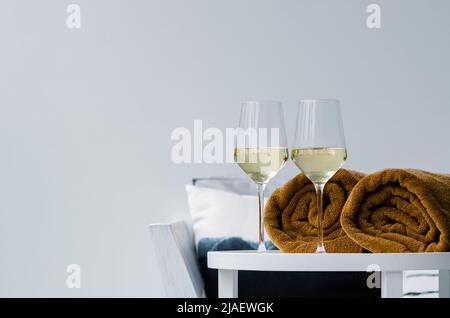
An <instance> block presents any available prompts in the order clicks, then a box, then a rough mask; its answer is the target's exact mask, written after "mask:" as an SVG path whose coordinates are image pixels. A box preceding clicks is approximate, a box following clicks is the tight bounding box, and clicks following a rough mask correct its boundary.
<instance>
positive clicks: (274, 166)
mask: <svg viewBox="0 0 450 318" xmlns="http://www.w3.org/2000/svg"><path fill="white" fill-rule="evenodd" d="M288 157H289V152H288V149H287V148H285V147H264V148H235V149H234V161H236V163H237V164H238V165H239V167H241V169H242V170H244V172H245V173H246V174H247V175H248V176H249V177H250V178H251V179H252V180H253V181H254V182H256V183H267V182H269V180H270V179H271V178H273V177H274V176H275V175H276V174H277V173H278V171H280V169H281V168H283V166H284V165H285V163H286V161H287V160H288Z"/></svg>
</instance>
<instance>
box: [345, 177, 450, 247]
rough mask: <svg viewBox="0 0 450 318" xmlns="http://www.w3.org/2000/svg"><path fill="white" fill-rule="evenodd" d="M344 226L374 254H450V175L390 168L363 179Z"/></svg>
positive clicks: (347, 207)
mask: <svg viewBox="0 0 450 318" xmlns="http://www.w3.org/2000/svg"><path fill="white" fill-rule="evenodd" d="M341 224H342V227H343V229H344V230H345V232H346V233H347V235H348V236H349V237H351V238H352V239H353V240H354V241H355V242H356V243H358V244H359V245H361V246H362V247H364V248H365V249H367V250H369V251H371V252H377V253H383V252H385V253H396V252H442V251H449V250H450V236H449V235H450V175H449V174H436V173H431V172H426V171H421V170H413V169H386V170H382V171H379V172H376V173H373V174H370V175H368V176H366V177H364V178H363V179H362V180H360V181H359V183H358V184H357V185H356V186H355V187H354V188H353V191H352V193H351V194H350V197H349V198H348V199H347V203H346V204H345V206H344V209H343V212H342V216H341Z"/></svg>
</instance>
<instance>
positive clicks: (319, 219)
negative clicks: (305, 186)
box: [314, 183, 325, 253]
mask: <svg viewBox="0 0 450 318" xmlns="http://www.w3.org/2000/svg"><path fill="white" fill-rule="evenodd" d="M314 187H315V188H316V196H317V227H318V233H319V237H318V239H319V240H318V243H317V249H316V253H325V246H324V244H323V188H324V187H325V185H324V184H322V183H319V184H315V185H314Z"/></svg>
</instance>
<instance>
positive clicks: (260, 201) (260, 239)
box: [256, 183, 266, 253]
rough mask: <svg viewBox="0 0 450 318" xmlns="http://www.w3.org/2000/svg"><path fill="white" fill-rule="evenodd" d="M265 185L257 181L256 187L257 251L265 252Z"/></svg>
mask: <svg viewBox="0 0 450 318" xmlns="http://www.w3.org/2000/svg"><path fill="white" fill-rule="evenodd" d="M265 188H266V185H265V184H263V183H257V184H256V189H257V190H258V212H259V228H258V232H259V233H258V235H259V236H258V252H260V253H261V252H265V251H266V245H265V244H264V189H265Z"/></svg>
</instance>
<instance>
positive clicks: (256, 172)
mask: <svg viewBox="0 0 450 318" xmlns="http://www.w3.org/2000/svg"><path fill="white" fill-rule="evenodd" d="M288 158H289V152H288V147H287V140H286V132H285V128H284V115H283V106H282V104H281V103H280V102H271V101H270V102H269V101H250V102H243V103H242V107H241V116H240V121H239V127H238V128H237V130H236V134H235V148H234V161H235V162H236V163H237V164H238V165H239V167H240V168H241V169H242V170H243V171H244V172H245V173H246V174H247V175H248V176H249V177H250V179H252V180H253V181H254V182H255V184H256V189H257V191H258V211H259V227H258V234H259V237H258V238H259V242H258V252H264V251H266V247H265V244H264V215H263V213H264V189H265V187H266V184H267V183H268V182H269V181H270V179H272V178H273V177H274V176H275V175H276V174H277V173H278V171H280V170H281V168H283V166H284V165H285V164H286V161H287V160H288Z"/></svg>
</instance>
